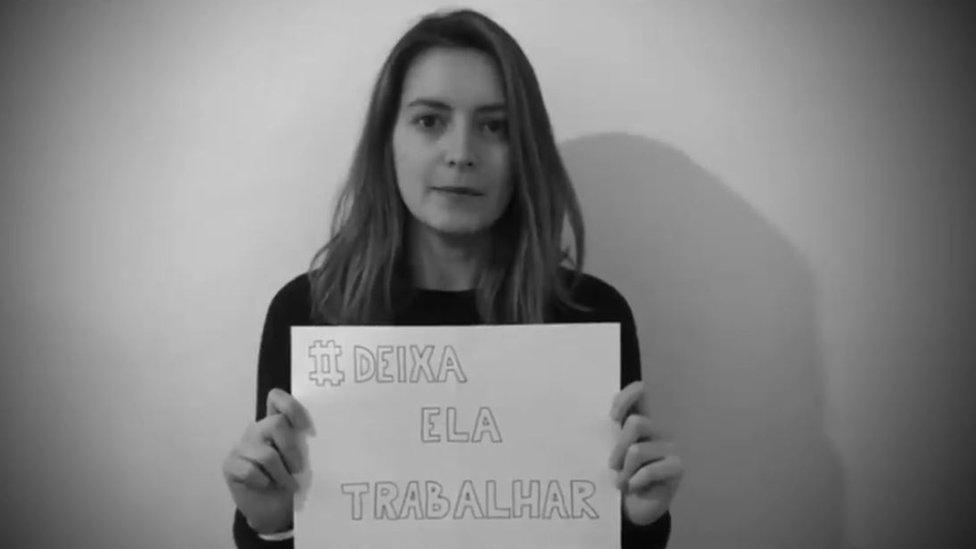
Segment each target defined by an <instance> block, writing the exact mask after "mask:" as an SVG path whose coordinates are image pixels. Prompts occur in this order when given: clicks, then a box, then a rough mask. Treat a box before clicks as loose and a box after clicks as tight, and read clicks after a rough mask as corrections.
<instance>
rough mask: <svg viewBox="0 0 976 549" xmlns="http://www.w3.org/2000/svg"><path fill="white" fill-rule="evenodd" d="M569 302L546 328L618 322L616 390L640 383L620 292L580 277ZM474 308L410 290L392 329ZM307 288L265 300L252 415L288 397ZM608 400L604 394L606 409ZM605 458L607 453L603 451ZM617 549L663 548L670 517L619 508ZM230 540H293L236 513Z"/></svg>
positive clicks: (465, 301) (462, 299)
mask: <svg viewBox="0 0 976 549" xmlns="http://www.w3.org/2000/svg"><path fill="white" fill-rule="evenodd" d="M573 297H574V299H575V300H576V302H577V303H579V304H582V305H584V306H586V307H587V308H589V309H591V310H589V311H585V312H583V311H576V310H562V309H553V310H551V311H550V313H549V315H548V320H547V321H548V322H552V323H581V322H619V323H620V359H621V360H620V387H621V388H623V387H624V386H626V385H628V384H629V383H631V382H633V381H637V380H639V379H640V351H639V349H638V344H637V331H636V327H635V325H634V316H633V313H631V310H630V306H629V305H628V304H627V301H626V300H625V299H624V297H623V296H622V295H620V293H619V292H618V291H617V290H616V289H614V288H613V287H612V286H610V285H609V284H607V283H606V282H604V281H602V280H600V279H599V278H596V277H594V276H590V275H584V277H583V279H582V280H581V282H580V284H579V285H578V286H577V287H576V289H575V291H574V293H573ZM481 323H482V322H481V320H480V318H479V316H478V313H477V309H476V306H475V294H474V291H473V290H469V291H460V292H450V291H440V290H423V289H418V290H415V293H414V295H413V297H412V298H411V299H410V300H409V303H408V304H407V305H406V306H405V307H404V308H403V309H402V310H401V312H400V313H399V314H398V315H397V318H396V319H395V322H394V324H396V325H401V326H425V325H426V326H436V325H470V324H481ZM313 324H315V323H314V322H312V319H311V286H310V284H309V279H308V276H307V274H304V273H303V274H301V275H299V276H297V277H295V278H294V279H292V280H291V281H290V282H288V283H287V284H285V286H284V287H283V288H281V290H279V291H278V293H277V294H276V295H275V296H274V299H272V300H271V305H270V307H269V308H268V314H267V317H266V318H265V321H264V331H263V333H262V335H261V350H260V352H259V356H258V383H257V414H256V418H257V419H258V420H260V419H261V418H263V417H264V416H265V413H266V410H265V405H266V403H265V400H266V398H267V395H268V391H270V390H271V389H273V388H275V387H278V388H280V389H283V390H285V391H288V392H289V393H290V392H291V362H290V357H291V330H290V328H291V327H292V326H310V325H313ZM612 396H613V395H607V407H608V409H609V406H610V404H609V403H610V399H611V398H612ZM607 452H608V454H609V452H610V449H609V448H607ZM621 522H622V524H621V547H623V549H637V548H641V549H658V548H663V547H665V546H666V545H667V542H668V538H669V536H670V534H671V516H670V514H669V513H665V514H664V516H663V517H661V518H660V519H658V520H657V522H654V523H653V524H649V525H647V526H637V525H635V524H633V523H631V522H630V521H629V520H627V518H626V515H625V514H624V513H623V510H622V509H621ZM234 541H235V542H236V543H237V546H238V547H241V548H281V549H285V548H289V549H290V548H292V547H294V542H293V540H285V541H277V542H269V541H264V540H262V539H261V538H259V537H258V536H257V534H256V533H255V532H254V531H253V530H251V528H250V527H249V526H248V525H247V522H246V521H245V519H244V516H243V515H242V514H241V512H240V511H236V512H235V515H234Z"/></svg>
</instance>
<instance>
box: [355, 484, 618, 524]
mask: <svg viewBox="0 0 976 549" xmlns="http://www.w3.org/2000/svg"><path fill="white" fill-rule="evenodd" d="M340 491H341V492H342V493H343V494H344V495H347V496H349V510H350V513H349V516H350V518H351V519H352V520H363V516H364V513H368V514H369V517H368V518H370V519H372V520H406V519H414V520H438V519H444V520H463V519H467V518H471V519H545V520H551V519H554V518H560V519H569V520H571V519H584V518H586V519H597V518H599V515H598V514H597V512H596V509H594V508H593V506H592V505H590V502H589V499H590V498H591V497H593V494H594V493H595V491H596V485H595V483H593V481H590V480H579V479H575V480H570V481H569V483H568V485H567V483H565V482H560V481H558V480H550V481H549V482H548V483H547V484H546V489H545V491H543V490H542V481H541V480H537V479H530V480H523V479H515V480H512V481H511V482H510V483H509V485H508V486H505V487H504V488H503V489H502V490H501V492H499V489H498V482H497V481H495V480H486V481H485V485H484V490H482V491H480V492H479V491H478V489H476V488H475V485H474V482H472V481H471V480H465V481H464V482H462V483H461V486H460V487H459V488H458V489H457V491H456V492H454V491H452V492H450V493H449V494H448V495H445V491H444V486H443V485H442V484H441V483H440V482H437V481H434V480H426V481H424V482H423V488H421V482H420V481H418V480H411V481H408V482H406V483H405V484H402V485H401V484H397V483H395V482H390V481H377V482H373V483H372V486H371V485H370V483H368V482H347V483H342V484H340Z"/></svg>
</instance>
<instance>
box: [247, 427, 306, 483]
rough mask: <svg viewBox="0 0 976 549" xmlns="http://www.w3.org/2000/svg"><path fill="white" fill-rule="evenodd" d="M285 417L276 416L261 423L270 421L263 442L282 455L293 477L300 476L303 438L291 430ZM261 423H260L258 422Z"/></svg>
mask: <svg viewBox="0 0 976 549" xmlns="http://www.w3.org/2000/svg"><path fill="white" fill-rule="evenodd" d="M283 418H284V416H283V415H281V414H275V415H273V416H270V417H267V418H265V419H263V420H261V421H265V420H268V425H269V427H266V428H265V429H263V430H262V431H263V433H264V438H263V440H264V441H265V442H266V443H268V444H270V445H271V446H273V447H274V449H275V450H277V451H278V453H279V454H281V457H282V459H283V460H284V463H285V468H286V469H288V472H289V473H291V474H292V475H295V474H298V473H299V472H301V470H302V453H301V449H300V448H299V446H298V437H299V436H302V435H299V434H298V433H296V432H295V430H294V429H292V428H291V424H289V423H288V421H287V420H286V419H283ZM258 423H260V422H258Z"/></svg>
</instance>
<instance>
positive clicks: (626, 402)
mask: <svg viewBox="0 0 976 549" xmlns="http://www.w3.org/2000/svg"><path fill="white" fill-rule="evenodd" d="M642 394H644V382H643V381H635V382H633V383H631V384H630V385H628V386H626V387H624V388H623V389H621V390H620V392H619V393H617V395H616V396H615V397H614V398H613V404H612V405H611V406H610V418H611V419H613V420H614V421H615V422H617V423H623V421H624V418H625V417H627V412H629V411H630V409H631V408H633V407H634V406H635V405H636V404H637V403H638V402H640V398H641V395H642Z"/></svg>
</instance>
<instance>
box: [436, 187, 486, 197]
mask: <svg viewBox="0 0 976 549" xmlns="http://www.w3.org/2000/svg"><path fill="white" fill-rule="evenodd" d="M433 190H434V191H437V192H440V193H445V194H452V195H458V196H481V195H483V194H484V193H482V192H480V191H476V190H475V189H472V188H470V187H458V186H451V185H446V186H443V187H434V188H433Z"/></svg>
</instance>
